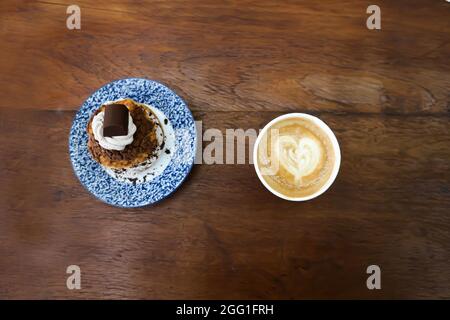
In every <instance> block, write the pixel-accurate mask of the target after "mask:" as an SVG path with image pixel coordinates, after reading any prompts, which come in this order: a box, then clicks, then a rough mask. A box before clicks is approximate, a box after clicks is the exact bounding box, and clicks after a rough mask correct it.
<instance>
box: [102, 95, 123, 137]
mask: <svg viewBox="0 0 450 320" xmlns="http://www.w3.org/2000/svg"><path fill="white" fill-rule="evenodd" d="M128 114H129V111H128V108H127V107H126V106H125V105H123V104H117V103H115V104H108V105H106V106H105V118H104V120H103V136H104V137H114V136H126V135H127V134H128Z"/></svg>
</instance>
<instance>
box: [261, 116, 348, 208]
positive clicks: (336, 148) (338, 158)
mask: <svg viewBox="0 0 450 320" xmlns="http://www.w3.org/2000/svg"><path fill="white" fill-rule="evenodd" d="M292 118H295V119H306V120H309V121H311V122H313V123H314V124H316V125H317V126H318V127H320V128H321V129H322V130H323V132H325V134H326V135H327V136H328V138H329V139H330V141H331V144H332V146H333V150H334V154H335V161H334V165H333V169H332V172H331V175H330V178H329V179H328V180H327V182H326V183H325V184H324V185H323V186H322V187H321V188H320V189H319V190H317V191H316V192H314V193H312V194H310V195H308V196H305V197H288V196H286V195H284V194H282V193H280V192H278V191H276V190H274V189H273V188H272V187H271V186H269V184H268V183H267V182H266V181H265V180H264V178H263V176H262V174H261V170H260V168H259V166H258V146H259V144H260V142H261V139H262V137H263V136H264V134H265V133H266V132H267V130H269V129H270V128H271V127H272V126H273V125H274V124H275V123H277V122H279V121H282V120H286V119H292ZM253 165H254V166H255V170H256V174H257V175H258V178H259V180H260V181H261V182H262V184H263V185H264V186H265V187H266V188H267V189H268V190H269V191H270V192H272V193H273V194H274V195H276V196H277V197H280V198H282V199H285V200H289V201H306V200H311V199H314V198H316V197H318V196H320V195H321V194H322V193H324V192H325V191H327V189H328V188H329V187H330V186H331V185H332V184H333V182H334V180H335V179H336V176H337V174H338V172H339V167H340V165H341V150H340V148H339V143H338V141H337V139H336V136H335V135H334V133H333V131H331V129H330V127H328V126H327V124H326V123H325V122H323V121H322V120H320V119H319V118H317V117H314V116H312V115H310V114H306V113H288V114H285V115H282V116H279V117H277V118H275V119H273V120H272V121H270V122H269V123H268V124H267V125H266V126H265V127H264V128H263V129H262V130H261V131H260V133H259V135H258V138H257V139H256V142H255V145H254V147H253Z"/></svg>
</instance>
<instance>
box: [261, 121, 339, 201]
mask: <svg viewBox="0 0 450 320" xmlns="http://www.w3.org/2000/svg"><path fill="white" fill-rule="evenodd" d="M334 159H335V155H334V149H333V145H332V143H331V141H330V139H329V137H328V136H327V134H326V133H325V132H324V131H323V129H322V128H320V127H319V126H318V125H316V124H315V123H313V122H312V121H311V120H307V119H302V118H289V119H285V120H281V121H279V122H276V123H275V124H273V125H272V126H271V127H270V128H269V129H268V130H267V131H266V133H265V134H264V136H263V137H262V139H261V142H260V144H259V145H258V159H257V161H258V165H259V167H260V169H261V173H262V176H263V179H264V180H265V181H266V182H267V184H269V186H271V187H272V188H273V189H274V190H276V191H277V192H279V193H282V194H284V195H285V196H287V197H294V198H295V197H305V196H309V195H311V194H313V193H315V192H316V191H318V190H319V189H320V188H321V187H322V186H323V185H324V184H325V183H326V182H327V181H328V179H329V177H330V175H331V173H332V169H333V164H334V162H335V160H334Z"/></svg>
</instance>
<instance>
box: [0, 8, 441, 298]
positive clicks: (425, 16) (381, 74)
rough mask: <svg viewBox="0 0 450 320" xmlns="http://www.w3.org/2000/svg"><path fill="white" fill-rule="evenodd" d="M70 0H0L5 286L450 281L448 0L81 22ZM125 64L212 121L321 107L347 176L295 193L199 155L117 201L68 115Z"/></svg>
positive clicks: (297, 293)
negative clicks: (303, 194)
mask: <svg viewBox="0 0 450 320" xmlns="http://www.w3.org/2000/svg"><path fill="white" fill-rule="evenodd" d="M69 4H72V3H69V2H66V1H2V2H1V4H0V31H1V32H0V40H1V42H2V43H3V45H2V49H1V51H0V67H1V70H2V72H1V75H0V87H1V88H2V91H1V93H2V96H1V99H0V219H1V220H0V221H1V223H0V297H1V298H34V299H36V298H58V299H61V298H80V299H85V298H120V299H122V298H147V299H177V298H179V299H183V298H186V299H198V298H201V299H233V298H236V299H240V298H242V299H281V298H284V299H300V298H450V269H449V268H448V261H449V259H450V232H449V231H450V216H449V208H450V189H449V183H450V95H449V91H448V88H449V87H450V72H449V71H450V66H449V64H448V57H449V56H450V35H449V29H450V22H449V21H450V20H449V15H450V4H448V3H445V1H395V2H393V1H378V3H377V4H378V5H379V6H380V7H381V10H382V30H381V31H369V30H367V28H366V27H365V19H366V17H367V15H366V13H365V10H366V7H367V3H366V2H364V1H357V0H351V1H350V0H346V1H325V0H324V1H320V2H316V1H303V2H288V1H277V2H274V1H268V0H267V1H227V2H223V3H220V2H217V1H211V0H210V1H206V0H202V1H196V2H195V3H192V2H188V1H167V2H166V1H142V2H129V3H126V2H124V1H103V0H102V1H95V2H94V1H78V3H77V4H78V5H79V6H80V7H81V10H82V29H81V30H76V31H70V30H67V28H66V27H65V19H66V17H67V15H66V13H65V10H66V8H67V6H68V5H69ZM405 8H408V10H406V9H405ZM124 77H146V78H151V79H155V80H158V81H161V82H163V83H165V84H167V85H169V86H170V87H172V88H173V89H174V90H175V91H176V92H177V93H178V94H180V96H182V97H183V98H184V99H185V100H186V101H187V103H188V104H189V106H190V108H191V109H192V110H193V113H194V117H195V119H196V120H201V121H202V123H203V129H204V130H206V129H208V128H217V129H220V130H221V131H223V132H225V130H226V129H227V128H243V129H248V128H254V129H259V128H262V127H263V126H264V125H265V124H266V123H267V122H268V121H270V120H271V119H273V118H274V117H276V116H278V115H280V114H283V113H286V112H289V111H299V112H308V113H312V114H314V115H317V116H319V117H320V118H322V119H323V120H324V121H325V122H327V123H328V124H329V125H330V127H331V128H332V129H333V130H334V131H335V133H336V136H337V138H338V140H339V142H340V145H341V149H342V155H343V161H342V166H341V171H340V174H339V176H338V179H337V181H336V182H335V184H334V185H333V186H332V187H331V189H330V190H329V191H328V192H327V193H326V194H324V195H323V196H321V197H320V198H318V199H315V200H313V201H310V202H306V203H292V202H287V201H283V200H281V199H277V198H276V197H274V196H272V195H271V194H270V193H269V192H268V191H266V190H265V189H264V187H263V186H262V185H261V184H260V183H259V181H258V178H257V177H256V174H255V172H254V169H253V167H252V166H251V165H249V164H246V165H204V164H202V165H196V166H195V167H194V169H193V171H192V173H191V175H190V176H189V178H188V180H187V181H186V182H185V183H184V184H183V186H182V187H181V188H180V189H179V190H178V191H177V192H176V193H175V194H174V195H173V196H172V197H170V198H169V199H167V200H165V201H163V202H161V203H159V204H158V205H156V206H153V207H148V208H140V209H129V210H124V209H118V208H113V207H111V206H108V205H106V204H103V203H101V202H99V201H98V200H96V199H94V198H93V197H92V196H91V195H90V194H88V193H87V192H86V191H85V190H84V189H83V187H82V186H81V185H80V184H79V182H78V181H77V179H76V177H75V176H74V174H73V172H72V168H71V165H70V161H69V157H68V152H67V142H68V134H69V129H70V126H71V122H72V119H73V117H74V114H75V112H76V110H77V109H78V108H79V106H80V105H81V104H82V103H83V101H84V100H85V99H86V97H88V96H89V95H90V94H91V93H92V92H93V91H94V90H96V89H97V88H98V87H100V86H102V85H103V84H105V83H107V82H109V81H111V80H114V79H118V78H124ZM206 144H207V142H204V145H206ZM70 264H77V265H79V266H80V267H81V269H82V290H79V291H69V290H67V288H66V285H65V281H66V274H65V269H66V267H67V266H68V265H70ZM370 264H378V265H380V266H381V269H382V290H379V291H369V290H368V289H367V288H366V277H367V275H366V273H365V271H366V267H367V266H368V265H370Z"/></svg>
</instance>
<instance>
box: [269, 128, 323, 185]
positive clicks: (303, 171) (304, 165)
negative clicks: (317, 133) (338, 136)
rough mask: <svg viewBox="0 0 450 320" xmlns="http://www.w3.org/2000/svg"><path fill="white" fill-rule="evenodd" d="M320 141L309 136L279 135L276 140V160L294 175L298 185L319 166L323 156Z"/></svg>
mask: <svg viewBox="0 0 450 320" xmlns="http://www.w3.org/2000/svg"><path fill="white" fill-rule="evenodd" d="M319 143H320V142H318V141H315V140H314V139H311V138H308V137H300V138H298V137H294V136H289V135H285V136H279V137H278V138H277V139H276V141H275V145H274V147H275V149H274V151H275V159H273V160H275V161H279V164H280V165H281V166H282V167H283V168H285V169H286V170H287V171H288V172H289V173H290V174H292V175H293V177H294V179H295V183H296V184H297V185H299V184H301V183H302V177H305V176H308V175H310V174H311V173H313V172H314V170H316V168H317V167H318V166H319V163H320V160H321V157H322V148H321V147H320V145H319Z"/></svg>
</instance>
